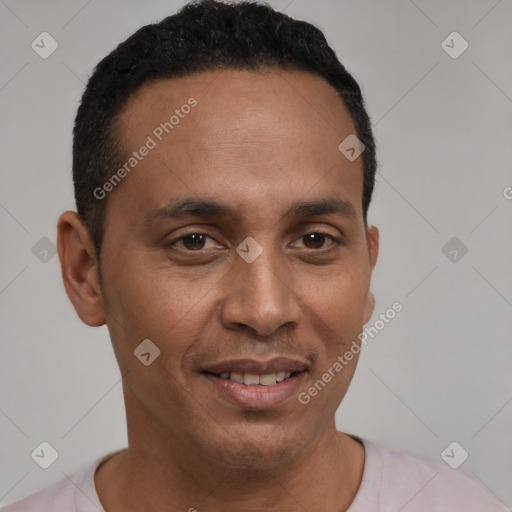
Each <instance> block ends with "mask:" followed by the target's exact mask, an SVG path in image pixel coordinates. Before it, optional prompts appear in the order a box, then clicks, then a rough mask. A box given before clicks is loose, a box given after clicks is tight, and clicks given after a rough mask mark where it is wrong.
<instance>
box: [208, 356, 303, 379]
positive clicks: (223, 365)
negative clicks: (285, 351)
mask: <svg viewBox="0 0 512 512" xmlns="http://www.w3.org/2000/svg"><path fill="white" fill-rule="evenodd" d="M307 368H308V363H306V362H304V361H300V360H298V359H290V358H288V357H275V358H273V359H269V360H267V361H257V360H255V359H231V360H228V361H221V362H219V363H215V364H212V365H208V366H206V367H205V368H204V371H206V372H210V373H217V374H220V373H231V372H237V373H252V374H254V375H265V374H267V373H275V372H290V373H293V372H300V371H303V370H306V369H307Z"/></svg>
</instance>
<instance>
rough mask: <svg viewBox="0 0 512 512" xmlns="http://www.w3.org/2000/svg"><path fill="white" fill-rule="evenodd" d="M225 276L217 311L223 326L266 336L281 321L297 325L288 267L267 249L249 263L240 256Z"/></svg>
mask: <svg viewBox="0 0 512 512" xmlns="http://www.w3.org/2000/svg"><path fill="white" fill-rule="evenodd" d="M226 277H227V278H228V280H227V285H226V286H227V288H226V289H227V298H226V300H225V301H224V303H223V307H222V313H221V314H222V321H223V324H224V326H225V327H226V328H228V329H235V330H236V329H244V328H249V329H250V330H252V331H253V332H254V333H256V334H258V335H259V336H270V335H271V334H273V333H275V332H276V331H278V330H279V329H280V328H282V327H284V326H285V325H287V326H289V327H296V326H297V325H298V323H299V319H300V315H301V308H300V302H299V299H298V297H297V295H296V290H294V289H293V284H292V283H291V279H290V276H289V271H285V270H284V266H283V264H282V263H281V264H280V262H279V261H278V257H277V256H273V255H272V254H270V251H267V250H264V251H263V253H262V254H261V255H260V256H259V257H258V258H257V259H256V260H255V261H253V262H252V263H247V262H246V261H244V260H242V259H241V258H240V259H239V260H238V261H236V262H235V265H234V267H233V269H232V274H231V273H230V275H228V276H226Z"/></svg>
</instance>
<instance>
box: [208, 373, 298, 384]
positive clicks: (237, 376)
mask: <svg viewBox="0 0 512 512" xmlns="http://www.w3.org/2000/svg"><path fill="white" fill-rule="evenodd" d="M204 373H206V374H207V375H212V376H214V377H217V378H218V379H223V380H230V381H233V382H237V383H238V384H245V385H246V386H275V385H276V384H279V383H281V382H283V381H285V380H288V379H289V378H290V377H294V376H295V375H297V374H298V373H302V371H295V372H285V371H278V372H272V373H265V374H261V375H257V374H254V373H240V372H221V373H214V372H209V371H205V372H204Z"/></svg>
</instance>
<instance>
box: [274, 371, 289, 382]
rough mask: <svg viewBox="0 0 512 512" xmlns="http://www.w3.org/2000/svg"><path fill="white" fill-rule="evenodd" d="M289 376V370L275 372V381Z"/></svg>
mask: <svg viewBox="0 0 512 512" xmlns="http://www.w3.org/2000/svg"><path fill="white" fill-rule="evenodd" d="M289 376H290V373H289V372H277V373H276V380H277V382H281V381H282V380H284V379H287V378H288V377H289Z"/></svg>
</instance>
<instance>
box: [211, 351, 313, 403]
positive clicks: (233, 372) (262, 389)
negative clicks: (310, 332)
mask: <svg viewBox="0 0 512 512" xmlns="http://www.w3.org/2000/svg"><path fill="white" fill-rule="evenodd" d="M308 370H309V365H308V364H307V363H305V362H302V361H297V360H292V359H288V358H275V359H272V360H269V361H263V362H261V361H255V360H248V359H245V360H236V361H225V362H222V363H218V364H215V365H212V366H208V367H207V368H205V369H204V370H203V371H202V374H203V376H204V377H206V380H207V381H208V382H209V383H210V386H211V385H213V387H212V386H211V387H212V389H213V390H214V392H215V393H216V394H217V395H218V396H220V397H221V398H222V399H225V400H228V401H229V402H230V403H232V404H235V405H237V406H240V407H243V408H248V409H268V408H273V407H277V406H279V405H282V404H283V403H284V402H285V401H286V400H287V399H289V398H291V397H292V396H294V395H295V394H296V392H297V390H298V388H299V386H300V384H301V382H302V380H303V378H304V377H305V375H306V374H307V372H308Z"/></svg>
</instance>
